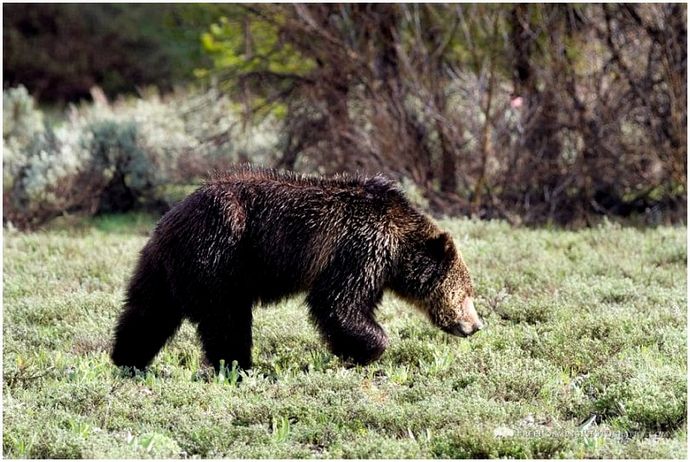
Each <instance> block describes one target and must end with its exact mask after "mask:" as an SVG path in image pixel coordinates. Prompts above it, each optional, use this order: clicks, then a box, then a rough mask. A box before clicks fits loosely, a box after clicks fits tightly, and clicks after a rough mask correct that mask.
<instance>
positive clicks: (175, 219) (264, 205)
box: [112, 167, 482, 369]
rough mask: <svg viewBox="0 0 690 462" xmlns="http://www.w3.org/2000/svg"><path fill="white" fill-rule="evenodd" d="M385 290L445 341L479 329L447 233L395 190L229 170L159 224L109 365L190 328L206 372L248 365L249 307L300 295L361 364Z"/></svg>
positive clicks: (338, 350) (327, 335)
mask: <svg viewBox="0 0 690 462" xmlns="http://www.w3.org/2000/svg"><path fill="white" fill-rule="evenodd" d="M385 290H391V291H393V292H394V293H396V294H399V295H400V296H402V297H403V298H404V299H406V300H408V301H410V302H411V303H412V304H413V305H414V306H416V307H418V308H419V309H420V310H421V311H423V312H424V313H426V314H427V315H428V317H429V318H430V320H431V322H432V323H433V324H435V325H436V326H438V327H439V328H441V329H443V330H444V331H446V332H448V333H450V334H454V335H459V336H467V335H470V334H472V333H474V332H476V331H477V330H479V329H481V328H482V321H481V320H480V318H479V317H478V315H477V312H476V311H475V309H474V305H473V302H472V296H473V287H472V280H471V279H470V275H469V272H468V270H467V267H466V266H465V263H464V261H463V259H462V256H461V255H460V253H459V252H458V251H457V250H456V248H455V246H454V244H453V241H452V239H451V237H450V235H448V234H447V233H445V232H442V231H441V230H440V229H439V228H438V227H437V225H435V224H434V223H433V222H432V221H431V220H430V219H429V218H428V217H427V216H426V215H424V214H423V213H421V212H419V211H418V210H416V209H415V208H414V207H413V206H412V205H411V204H410V202H409V201H408V200H407V199H406V198H405V196H404V195H403V193H402V192H401V191H400V190H399V189H398V188H397V187H396V185H395V183H393V182H392V181H391V180H388V179H386V178H385V177H383V176H380V175H378V176H374V177H372V178H363V177H350V176H336V177H334V178H319V177H309V176H303V175H298V174H293V173H279V172H277V171H273V170H268V169H256V168H250V167H239V168H236V169H234V170H232V171H230V172H227V173H225V174H222V175H216V176H215V177H213V178H211V179H210V180H209V181H207V182H206V184H205V185H203V186H202V187H201V188H199V189H198V190H196V191H195V192H194V193H192V194H191V195H190V196H188V197H187V198H186V199H184V200H183V201H182V202H180V203H179V204H177V205H176V206H175V207H173V208H172V209H171V210H170V211H169V212H168V213H166V214H165V215H164V216H163V217H162V218H161V220H160V222H159V223H158V225H157V226H156V228H155V230H154V231H153V233H152V236H151V238H150V239H149V241H148V243H147V244H146V246H145V247H144V248H143V250H142V251H141V254H140V257H139V261H138V265H137V267H136V270H135V272H134V276H133V277H132V279H131V281H130V283H129V287H128V290H127V294H126V301H125V306H124V310H123V312H122V314H121V315H120V318H119V320H118V323H117V327H116V329H115V342H114V348H113V351H112V360H113V362H114V363H115V364H116V365H118V366H131V367H135V368H138V369H143V368H145V367H146V366H147V365H148V364H149V363H150V362H151V360H152V359H153V358H154V356H155V355H156V354H157V353H158V351H159V350H160V349H161V348H162V347H163V345H164V344H165V343H166V341H167V340H168V339H169V338H170V337H171V336H172V335H173V334H174V333H175V332H176V330H177V329H178V328H179V326H180V324H181V322H182V320H183V319H188V320H189V321H191V322H192V323H195V324H196V325H197V329H198V334H199V337H200V340H201V343H202V346H203V349H204V352H205V354H206V358H207V360H208V361H209V362H210V363H211V364H212V365H213V366H214V367H216V369H218V368H219V365H220V364H221V360H225V363H226V364H232V361H237V363H238V365H239V367H241V368H243V369H247V368H249V367H251V347H252V307H253V306H254V305H255V304H256V303H257V302H264V303H266V302H275V301H278V300H280V299H282V298H285V297H288V296H290V295H292V294H295V293H298V292H307V297H306V302H307V305H308V306H309V312H310V315H311V318H312V320H313V322H314V324H315V325H316V327H317V329H318V330H319V331H320V333H321V335H322V336H323V339H324V340H325V342H326V343H327V344H328V346H329V347H330V350H331V351H332V352H333V353H334V354H335V355H337V356H340V357H342V358H344V359H345V360H347V361H349V362H354V363H356V364H368V363H370V362H371V361H374V360H376V359H378V358H379V357H380V356H381V354H382V353H383V351H384V350H385V348H386V346H387V343H388V339H387V337H386V334H385V332H384V331H383V329H382V328H381V326H380V325H379V324H378V323H377V322H376V317H375V312H376V307H377V305H378V304H379V302H380V301H381V298H382V296H383V293H384V291H385ZM285 322H286V323H289V322H290V320H289V319H286V320H285Z"/></svg>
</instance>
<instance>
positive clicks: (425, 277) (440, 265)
mask: <svg viewBox="0 0 690 462" xmlns="http://www.w3.org/2000/svg"><path fill="white" fill-rule="evenodd" d="M393 289H394V290H395V291H396V292H397V293H399V294H400V295H402V296H403V297H404V298H406V299H408V300H409V301H411V302H412V303H413V304H414V305H415V306H417V307H418V308H419V309H420V310H421V311H423V312H424V313H426V314H427V315H428V316H429V319H431V322H433V323H434V324H435V325H436V326H437V327H439V328H440V329H442V330H443V331H445V332H447V333H449V334H453V335H459V336H463V337H465V336H468V335H472V334H474V333H475V332H477V331H478V330H480V329H482V328H483V327H484V323H483V321H482V320H481V319H480V317H479V315H478V314H477V311H476V310H475V308H474V301H473V296H474V288H473V286H472V278H471V277H470V273H469V270H468V269H467V265H465V262H464V260H463V259H462V255H461V254H460V252H459V251H458V250H457V249H456V247H455V244H453V239H452V238H451V236H450V235H449V234H448V233H445V232H441V231H439V230H438V229H437V228H435V229H434V230H432V232H431V233H430V234H427V236H426V237H424V238H422V239H416V240H415V242H412V243H410V244H408V246H406V249H405V250H404V251H403V253H402V254H401V255H400V260H399V269H398V271H397V272H396V276H395V277H394V284H393Z"/></svg>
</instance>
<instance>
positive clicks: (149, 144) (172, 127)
mask: <svg viewBox="0 0 690 462" xmlns="http://www.w3.org/2000/svg"><path fill="white" fill-rule="evenodd" d="M149 93H150V92H149ZM3 99H4V105H5V108H6V110H5V111H4V113H3V119H4V129H3V140H4V144H5V156H4V159H3V169H4V188H3V203H4V206H5V216H4V221H5V222H10V223H12V224H13V225H15V226H17V227H20V228H31V227H35V226H37V225H40V224H41V223H44V222H45V221H47V220H49V219H51V218H53V217H55V216H58V215H61V214H63V213H65V212H85V213H88V214H93V213H97V212H122V211H127V210H132V209H137V208H147V207H148V208H150V207H155V208H161V207H163V208H165V207H167V206H168V205H169V204H168V202H170V200H171V199H170V198H169V197H168V194H169V190H170V188H169V187H168V186H170V185H175V184H179V185H186V184H189V183H193V182H195V181H196V180H197V179H198V177H200V176H202V175H205V174H206V173H208V172H209V171H210V170H213V169H219V168H223V167H225V166H227V165H228V164H231V163H237V162H253V163H257V164H263V165H272V164H273V163H274V162H275V159H276V155H277V154H276V146H277V145H278V144H279V138H278V134H277V131H276V130H275V129H274V128H273V127H274V126H276V125H277V124H275V123H274V121H272V120H264V121H263V122H261V123H259V124H257V125H256V126H255V127H254V130H253V131H252V133H247V132H245V131H244V129H243V127H242V125H241V124H240V123H239V122H238V120H239V116H238V115H237V113H238V110H239V108H238V107H237V105H235V104H233V103H232V102H231V101H230V100H229V99H228V98H227V97H225V96H222V95H220V94H219V93H218V92H217V91H215V90H213V89H212V90H210V91H208V92H206V93H197V94H186V93H177V94H174V95H172V96H170V97H168V98H162V97H160V96H159V95H158V94H157V93H150V94H147V95H145V96H144V97H142V98H137V99H131V100H118V101H116V102H114V103H109V102H108V101H107V100H106V98H105V97H104V96H103V95H102V93H101V92H99V91H98V90H94V91H93V99H94V103H93V104H82V105H80V106H71V107H70V108H69V109H68V111H67V112H66V114H65V117H64V118H63V119H62V120H61V121H60V122H59V123H57V124H54V125H47V124H44V122H43V114H42V113H41V111H40V110H38V109H37V108H36V107H35V105H34V102H33V99H32V98H31V96H30V95H29V94H28V92H27V91H26V89H25V88H23V87H19V88H13V89H9V90H6V91H5V92H4V94H3Z"/></svg>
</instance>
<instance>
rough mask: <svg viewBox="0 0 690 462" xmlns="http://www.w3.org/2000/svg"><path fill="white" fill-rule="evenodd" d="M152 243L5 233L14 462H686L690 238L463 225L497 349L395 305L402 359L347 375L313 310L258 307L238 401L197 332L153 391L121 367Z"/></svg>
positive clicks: (142, 236)
mask: <svg viewBox="0 0 690 462" xmlns="http://www.w3.org/2000/svg"><path fill="white" fill-rule="evenodd" d="M152 224H153V219H152V218H150V217H147V216H141V215H130V216H121V217H103V218H100V219H96V220H91V221H86V222H80V223H76V224H74V223H73V224H71V225H64V224H63V225H62V226H53V227H52V228H51V229H49V230H46V231H42V232H37V233H32V234H19V233H15V232H11V231H9V232H8V231H6V232H5V241H4V274H3V278H4V300H3V301H4V323H3V333H4V352H3V361H4V381H3V392H4V394H3V404H4V411H3V423H4V435H3V449H4V455H5V456H6V457H12V458H16V457H24V458H34V457H36V458H48V457H59V458H72V457H90V458H94V457H95V458H118V457H131V458H138V457H158V458H165V457H238V458H245V457H255V458H262V457H274V458H283V457H294V458H301V457H318V458H332V457H338V458H350V457H360V458H367V457H368V458H382V457H385V458H407V457H414V458H430V457H442V458H465V457H475V458H479V457H518V458H519V457H535V458H541V457H575V458H579V457H610V458H617V457H626V458H633V457H634V458H657V457H658V458H684V457H685V456H686V455H687V443H686V435H687V420H686V413H687V399H686V392H687V380H686V373H687V362H686V357H687V346H686V339H687V312H686V304H687V299H686V285H687V279H686V255H687V248H686V228H685V227H678V228H669V227H664V228H657V229H648V230H639V229H634V228H621V227H619V226H616V225H611V224H608V225H604V226H602V227H599V228H596V229H592V230H585V231H580V232H567V231H562V230H547V229H541V230H528V229H512V228H510V227H509V226H508V225H507V224H504V223H497V222H476V221H469V220H447V221H444V222H442V226H443V227H445V228H447V229H448V230H450V231H451V232H452V233H453V234H454V236H455V239H456V243H457V244H458V246H459V247H460V248H461V250H462V252H463V253H464V256H465V259H466V261H467V262H468V265H469V266H470V270H471V271H472V274H473V277H474V280H475V286H476V288H477V292H478V295H479V297H478V303H477V307H478V310H479V311H480V312H481V313H482V314H483V315H484V316H485V317H486V319H487V320H488V323H489V326H488V329H487V330H485V331H482V332H480V333H479V334H477V335H475V336H474V337H472V338H470V339H460V338H455V337H450V336H448V335H446V334H444V333H442V332H440V331H438V330H437V329H435V328H434V327H432V326H431V325H430V324H429V323H428V322H427V321H426V320H425V319H423V318H422V317H421V316H420V315H419V314H417V312H416V311H415V310H414V309H413V308H411V307H409V306H407V305H406V304H405V303H404V302H402V301H400V300H398V299H396V298H394V297H393V296H386V298H385V300H384V303H383V306H382V308H381V310H380V312H379V319H380V321H381V323H382V324H383V326H384V327H385V328H386V330H387V332H388V334H389V336H390V340H391V344H390V347H389V349H388V350H387V351H386V353H385V354H384V356H383V357H382V358H381V360H379V361H378V362H376V363H374V364H372V365H370V366H367V367H355V368H346V367H344V366H343V364H342V363H341V362H340V361H339V360H338V359H336V358H334V357H333V356H331V355H330V354H329V353H328V352H327V350H326V349H325V348H324V346H323V345H322V343H321V342H320V340H319V338H318V336H317V334H316V332H315V330H314V329H313V327H312V326H311V325H310V324H309V322H308V319H307V315H306V309H305V307H304V306H303V304H302V300H301V299H294V300H290V301H288V302H286V303H283V304H281V305H279V306H267V307H259V308H257V310H256V322H255V328H254V332H255V349H254V361H255V364H256V365H255V368H254V369H253V370H252V371H251V372H250V373H248V374H244V376H243V377H242V380H241V382H240V383H239V384H238V381H237V377H236V374H233V373H230V374H227V375H225V376H215V375H213V374H212V373H210V372H209V371H208V370H206V369H204V368H203V367H202V366H201V359H200V351H199V345H198V342H197V339H196V336H195V333H194V330H193V328H192V326H191V325H184V326H183V328H182V330H181V331H180V333H179V334H178V335H177V337H176V338H175V339H174V341H172V342H171V343H170V344H169V345H168V346H167V347H166V348H165V349H164V350H163V351H162V352H161V354H160V355H159V356H158V358H157V359H156V361H155V362H154V364H153V365H152V367H151V368H150V370H149V371H148V372H146V373H142V374H140V375H138V376H136V377H134V378H127V377H124V376H123V375H122V374H121V373H120V372H119V371H118V370H116V369H115V368H114V367H113V366H112V365H111V364H110V362H109V359H108V350H109V348H110V338H111V330H112V326H113V323H114V320H115V317H116V316H117V314H118V312H119V310H120V305H121V302H122V297H123V287H124V285H125V283H126V280H127V277H128V275H129V273H130V271H131V269H132V265H133V264H134V261H135V258H136V255H137V252H138V250H139V249H140V248H141V247H142V246H143V244H144V242H145V240H146V233H147V231H148V230H150V228H151V227H152Z"/></svg>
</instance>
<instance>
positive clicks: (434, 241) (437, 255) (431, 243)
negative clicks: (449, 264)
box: [426, 233, 455, 262]
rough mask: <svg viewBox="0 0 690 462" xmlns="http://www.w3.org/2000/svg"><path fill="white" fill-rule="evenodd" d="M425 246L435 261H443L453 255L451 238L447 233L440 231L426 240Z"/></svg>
mask: <svg viewBox="0 0 690 462" xmlns="http://www.w3.org/2000/svg"><path fill="white" fill-rule="evenodd" d="M426 248H427V250H428V251H429V253H430V254H431V256H432V257H433V259H434V260H436V261H441V262H445V261H447V260H450V259H451V258H453V257H454V256H455V246H454V245H453V238H452V237H450V234H448V233H441V234H439V235H438V236H436V237H432V238H431V239H428V240H427V241H426Z"/></svg>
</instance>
